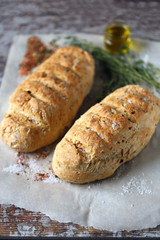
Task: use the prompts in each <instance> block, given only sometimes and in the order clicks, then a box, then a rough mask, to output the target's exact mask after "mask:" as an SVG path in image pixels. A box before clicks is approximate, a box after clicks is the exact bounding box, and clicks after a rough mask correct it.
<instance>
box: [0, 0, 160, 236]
mask: <svg viewBox="0 0 160 240" xmlns="http://www.w3.org/2000/svg"><path fill="white" fill-rule="evenodd" d="M114 20H121V21H124V22H126V23H128V24H129V25H130V27H131V32H132V36H136V37H141V38H148V39H153V40H159V39H160V2H159V1H156V0H155V1H147V0H145V1H138V0H134V1H133V0H132V1H131V0H128V1H127V0H100V1H97V0H77V1H76V0H66V1H65V0H45V1H43V0H37V1H36V0H23V1H22V0H1V1H0V46H1V47H0V78H2V76H3V72H4V67H5V64H6V61H7V54H8V50H9V47H10V45H11V42H12V39H13V37H14V36H15V35H17V34H32V35H34V34H46V33H47V34H49V33H66V34H74V33H76V32H85V33H94V34H103V32H104V29H105V26H106V25H107V24H108V23H109V22H111V21H114ZM0 236H1V238H2V237H5V236H6V237H7V236H8V237H7V239H9V236H14V237H18V236H37V237H38V236H39V237H40V236H41V237H42V236H43V237H44V236H53V237H78V236H79V237H92V239H93V237H109V238H111V237H146V236H148V237H149V236H150V237H160V226H158V227H156V228H154V229H144V230H141V231H132V232H126V231H123V232H117V233H114V234H113V233H111V232H108V231H100V230H97V229H93V228H91V227H90V228H87V229H86V228H84V227H81V226H79V225H77V224H73V223H67V224H61V223H59V222H56V221H52V220H51V219H50V218H49V217H47V216H45V215H43V214H41V213H37V212H31V211H27V210H24V209H20V208H18V207H16V206H13V205H0ZM14 239H15V238H14Z"/></svg>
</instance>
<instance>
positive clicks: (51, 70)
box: [0, 47, 94, 152]
mask: <svg viewBox="0 0 160 240" xmlns="http://www.w3.org/2000/svg"><path fill="white" fill-rule="evenodd" d="M93 76H94V61H93V58H92V57H91V55H90V54H89V53H87V52H86V51H83V50H82V49H80V48H78V47H62V48H59V49H58V50H57V51H56V52H55V53H54V54H53V55H52V56H51V57H50V58H49V59H47V60H46V61H45V62H44V63H42V64H41V65H40V66H39V67H38V68H37V69H36V71H35V72H34V73H33V74H31V75H30V76H29V77H27V78H26V79H25V80H24V81H23V82H22V83H21V84H20V85H19V86H18V87H17V89H16V90H15V92H14V93H13V94H12V96H11V97H10V107H9V110H8V112H7V113H6V114H5V116H4V119H3V120H2V122H1V124H0V137H1V138H2V140H3V141H4V142H5V143H6V144H7V145H8V146H9V147H11V148H13V149H15V150H17V151H19V152H32V151H34V150H36V149H39V148H41V147H43V146H46V145H48V144H50V143H52V142H54V141H55V140H57V138H59V137H60V136H62V135H63V134H64V133H65V131H66V129H67V128H68V127H69V126H70V125H71V123H72V121H73V119H74V118H75V116H76V113H77V111H78V109H79V107H80V106H81V104H82V102H83V100H84V98H85V96H86V95H87V94H88V92H89V91H90V89H91V86H92V83H93Z"/></svg>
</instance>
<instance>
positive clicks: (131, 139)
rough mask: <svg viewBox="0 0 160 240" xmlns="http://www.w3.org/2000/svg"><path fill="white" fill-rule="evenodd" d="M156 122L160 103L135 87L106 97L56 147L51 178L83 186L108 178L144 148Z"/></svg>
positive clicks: (129, 86)
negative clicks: (52, 176) (83, 184)
mask: <svg viewBox="0 0 160 240" xmlns="http://www.w3.org/2000/svg"><path fill="white" fill-rule="evenodd" d="M159 119H160V100H159V99H158V98H157V97H155V96H154V95H153V94H152V93H151V91H150V90H149V89H148V88H146V87H144V86H143V87H142V86H139V85H128V86H126V87H123V88H120V89H118V90H116V91H115V92H113V93H112V94H110V95H109V96H107V97H106V98H105V99H104V100H103V101H101V102H100V103H98V104H96V105H95V106H93V107H91V108H90V109H89V110H88V111H87V112H86V113H85V114H84V115H82V116H81V117H80V118H79V119H78V120H77V121H76V122H75V124H74V125H73V126H72V127H71V129H70V130H69V131H68V132H67V134H66V135H65V137H64V138H63V139H62V140H61V142H60V143H59V144H58V145H57V147H56V150H55V153H54V157H53V170H54V172H55V174H56V175H57V176H58V177H59V178H61V179H63V180H65V181H68V182H72V183H79V184H82V183H87V182H92V181H95V180H99V179H104V178H107V177H109V176H111V175H112V174H113V173H114V172H115V170H116V169H117V168H118V167H119V166H120V165H121V164H123V163H125V162H127V161H129V160H131V159H133V158H134V157H135V156H137V154H138V153H139V152H140V151H141V150H142V149H143V148H144V147H145V146H146V145H147V143H148V142H149V140H150V138H151V137H152V135H153V133H154V131H155V127H156V124H157V123H158V121H159Z"/></svg>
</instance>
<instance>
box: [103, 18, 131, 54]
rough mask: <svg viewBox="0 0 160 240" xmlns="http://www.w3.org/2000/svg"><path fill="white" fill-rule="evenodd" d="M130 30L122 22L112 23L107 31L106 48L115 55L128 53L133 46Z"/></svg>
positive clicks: (105, 35)
mask: <svg viewBox="0 0 160 240" xmlns="http://www.w3.org/2000/svg"><path fill="white" fill-rule="evenodd" d="M131 41H132V40H131V36H130V28H129V26H128V25H127V24H125V23H121V22H112V23H110V24H109V25H108V26H107V28H106V29H105V34H104V45H105V48H106V49H107V50H108V51H109V52H112V53H114V54H118V53H120V52H123V53H126V52H127V50H128V49H129V47H130V44H131Z"/></svg>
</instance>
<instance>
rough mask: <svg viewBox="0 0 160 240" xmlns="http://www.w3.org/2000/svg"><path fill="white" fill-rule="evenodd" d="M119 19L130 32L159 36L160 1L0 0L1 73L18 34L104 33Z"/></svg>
mask: <svg viewBox="0 0 160 240" xmlns="http://www.w3.org/2000/svg"><path fill="white" fill-rule="evenodd" d="M114 20H121V21H124V22H126V23H128V24H129V25H130V28H131V32H132V36H137V37H142V38H148V39H154V40H159V39H160V1H147V0H146V1H145V0H143V1H141V0H140V1H136V0H132V1H131V0H45V1H44V0H0V77H2V76H3V71H4V67H5V64H6V60H7V55H8V50H9V47H10V45H11V42H12V39H13V37H14V36H15V35H17V34H36V33H38V34H43V33H66V34H70V33H74V32H85V33H94V34H103V33H104V29H105V27H106V25H107V24H108V23H109V22H111V21H114Z"/></svg>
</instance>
